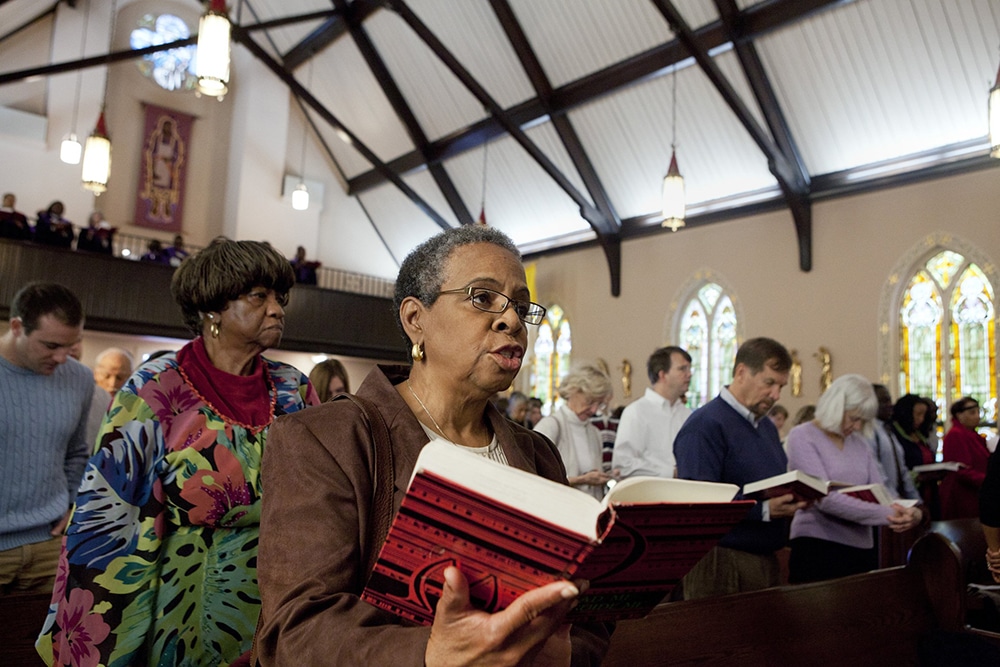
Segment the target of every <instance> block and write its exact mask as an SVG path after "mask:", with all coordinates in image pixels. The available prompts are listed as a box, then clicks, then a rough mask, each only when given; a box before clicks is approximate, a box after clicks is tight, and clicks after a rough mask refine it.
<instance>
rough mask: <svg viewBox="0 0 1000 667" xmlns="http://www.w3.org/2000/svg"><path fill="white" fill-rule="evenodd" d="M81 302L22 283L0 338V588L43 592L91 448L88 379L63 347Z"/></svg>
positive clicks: (53, 288) (77, 328) (73, 332)
mask: <svg viewBox="0 0 1000 667" xmlns="http://www.w3.org/2000/svg"><path fill="white" fill-rule="evenodd" d="M82 333H83V308H82V307H81V305H80V300H79V299H77V298H76V296H75V295H74V294H73V293H72V292H71V291H70V290H68V289H67V288H65V287H63V286H62V285H56V284H54V283H30V284H28V285H26V286H24V287H23V288H21V290H20V291H19V292H18V293H17V294H16V295H15V296H14V301H13V303H12V304H11V307H10V330H9V331H7V333H5V334H4V335H3V336H0V594H7V593H11V592H14V591H39V592H41V591H50V590H52V585H53V582H54V581H55V574H56V565H57V563H58V561H59V548H60V544H61V542H62V533H63V529H64V528H65V527H66V523H67V521H68V520H69V513H70V508H71V507H72V506H73V501H74V499H75V498H76V490H77V487H78V486H79V484H80V478H81V476H82V475H83V468H84V465H85V464H86V463H87V458H88V455H89V451H90V445H89V444H88V443H87V441H86V439H85V437H84V432H85V428H86V424H87V414H88V411H89V409H90V401H91V398H92V397H93V395H94V377H93V374H92V373H91V372H90V371H89V370H88V369H87V367H86V366H83V365H81V364H80V363H78V362H77V361H76V360H75V359H72V358H70V356H69V351H70V348H71V347H73V345H74V344H76V343H77V342H79V340H80V337H81V335H82Z"/></svg>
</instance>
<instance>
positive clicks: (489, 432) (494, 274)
mask: <svg viewBox="0 0 1000 667" xmlns="http://www.w3.org/2000/svg"><path fill="white" fill-rule="evenodd" d="M530 299H531V294H530V293H529V291H528V285H527V282H526V279H525V273H524V267H523V266H522V265H521V259H520V253H519V252H518V250H517V247H516V246H515V245H514V244H513V242H512V241H511V240H510V239H509V238H508V237H507V236H505V235H504V234H503V233H501V232H499V231H497V230H495V229H492V228H488V227H480V226H474V225H468V226H462V227H459V228H456V229H450V230H448V231H445V232H443V233H441V234H439V235H437V236H435V237H433V238H431V239H430V240H428V241H426V242H424V243H423V244H422V245H420V246H418V247H417V248H416V249H415V250H414V251H413V252H411V253H410V255H409V256H408V257H407V258H406V259H405V260H404V262H403V264H402V266H401V267H400V271H399V276H398V278H397V280H396V294H395V300H394V309H395V314H396V322H397V325H398V326H399V328H400V330H401V331H402V333H403V336H404V338H405V339H406V343H407V346H408V348H409V350H410V356H411V358H412V360H413V363H412V365H411V366H410V367H403V366H379V367H376V368H375V369H373V370H372V371H371V373H369V375H368V377H367V378H366V379H365V380H364V382H363V383H362V384H361V386H360V388H359V389H358V391H357V395H356V396H347V395H344V397H343V398H341V399H340V400H332V401H330V402H327V403H324V404H323V405H320V406H318V407H315V408H310V409H309V410H306V411H303V413H302V415H301V418H299V417H298V416H297V415H296V416H291V418H289V419H279V420H277V421H276V422H275V424H274V426H273V427H272V430H271V433H270V436H269V441H268V448H267V450H266V451H265V453H264V462H263V479H262V481H263V484H264V486H266V488H267V501H266V502H265V503H264V507H263V511H262V515H261V539H260V556H259V560H258V576H259V580H260V590H261V597H262V611H261V619H260V624H259V628H258V633H257V641H256V652H257V657H258V658H259V660H260V664H261V665H264V666H265V667H267V666H270V665H296V666H297V665H319V664H329V665H426V666H427V667H435V666H436V665H445V664H447V665H458V664H486V663H489V664H523V665H570V664H578V665H590V664H599V663H600V661H601V659H602V658H603V655H604V653H605V651H606V649H607V644H608V639H609V636H610V629H609V627H608V626H606V625H604V624H580V625H572V626H571V625H570V624H568V623H567V622H566V620H565V619H566V615H567V614H568V613H569V611H570V610H571V608H572V607H573V606H574V601H575V600H576V598H577V596H578V595H579V593H580V585H582V584H581V582H571V581H566V580H560V581H557V582H554V583H550V584H547V585H544V586H541V587H539V588H534V589H531V590H529V591H527V592H526V593H523V594H522V595H521V596H520V597H518V598H516V599H515V600H514V601H513V603H511V604H510V605H509V606H508V607H507V608H506V609H504V610H503V611H499V612H496V613H492V614H491V613H488V612H485V611H482V610H479V609H477V608H475V607H474V606H473V605H472V603H471V602H470V595H469V589H470V582H469V581H467V580H466V579H465V577H464V576H463V575H462V574H461V572H460V571H459V569H458V568H457V567H454V566H450V567H446V568H445V569H444V582H445V583H444V584H443V585H442V587H441V589H440V591H441V592H440V598H439V599H438V600H436V603H437V604H436V611H435V614H434V619H433V623H432V625H430V626H420V625H417V624H415V623H413V622H410V621H405V620H403V619H401V618H400V617H399V616H398V615H396V614H393V613H391V612H388V611H383V610H381V609H379V608H376V607H375V606H373V605H371V604H369V603H367V602H365V601H363V600H362V599H361V598H360V595H361V593H362V591H363V590H364V588H365V585H366V582H367V580H368V576H369V573H370V571H371V568H372V567H373V565H374V558H373V554H375V555H377V554H378V553H379V551H380V548H381V545H382V542H383V541H384V539H385V531H386V530H387V529H388V522H389V521H390V520H391V519H392V516H393V515H394V514H395V511H396V510H398V508H399V505H400V502H401V500H402V498H403V495H404V492H405V490H406V488H407V482H408V480H409V479H410V477H411V475H412V472H413V468H414V464H415V461H416V458H417V455H418V453H419V452H420V450H421V449H423V447H424V445H426V444H427V443H428V441H430V440H438V441H443V442H445V443H450V445H454V446H455V447H460V448H462V449H464V450H466V451H470V452H474V453H476V454H479V455H480V456H483V457H486V458H488V459H491V460H493V461H497V462H499V463H502V464H504V465H508V466H513V467H516V468H520V469H523V470H526V471H529V472H533V473H535V474H538V475H541V476H543V477H546V478H548V479H551V480H555V481H558V482H561V483H563V484H565V483H566V473H565V470H564V468H563V464H562V462H561V460H560V458H559V454H558V452H557V451H556V449H555V447H554V446H553V445H552V443H551V442H550V441H549V440H547V439H546V438H545V437H544V436H542V435H540V434H537V433H534V432H532V431H530V430H528V429H526V428H524V427H522V426H521V425H520V424H516V423H514V422H512V421H510V420H509V419H507V418H505V416H504V415H503V414H501V413H500V412H498V411H497V410H496V408H495V407H494V406H493V405H492V404H491V403H490V398H491V397H492V396H494V395H495V394H496V393H497V392H500V391H504V390H506V389H507V388H508V387H510V385H511V382H513V380H514V378H515V376H516V375H517V373H518V371H519V370H520V368H521V362H522V359H523V357H524V354H525V348H526V345H527V328H528V326H532V325H537V324H539V323H540V322H541V321H542V318H543V317H544V316H545V309H544V308H543V307H542V306H540V305H538V304H537V303H532V302H531V300H530ZM342 315H347V314H346V313H345V314H342ZM473 583H474V582H473Z"/></svg>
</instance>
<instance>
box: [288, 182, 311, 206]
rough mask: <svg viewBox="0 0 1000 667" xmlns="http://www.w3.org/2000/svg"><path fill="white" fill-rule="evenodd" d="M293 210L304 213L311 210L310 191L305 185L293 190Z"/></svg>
mask: <svg viewBox="0 0 1000 667" xmlns="http://www.w3.org/2000/svg"><path fill="white" fill-rule="evenodd" d="M292 208H294V209H295V210H296V211H304V210H306V209H307V208H309V190H308V189H307V188H306V184H305V183H299V184H298V185H296V186H295V189H294V190H292Z"/></svg>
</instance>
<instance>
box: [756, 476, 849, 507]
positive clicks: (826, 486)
mask: <svg viewBox="0 0 1000 667" xmlns="http://www.w3.org/2000/svg"><path fill="white" fill-rule="evenodd" d="M837 486H846V485H844V484H840V483H839V482H830V481H827V480H825V479H820V478H819V477H816V476H814V475H810V474H808V473H804V472H802V471H801V470H789V471H788V472H783V473H781V474H780V475H775V476H773V477H768V478H766V479H762V480H759V481H756V482H750V483H749V484H744V485H743V497H744V498H753V499H755V500H767V499H768V498H777V497H778V496H784V495H787V494H789V493H791V494H792V495H794V496H795V500H797V501H803V500H817V499H819V498H822V497H823V496H825V495H827V494H828V493H830V491H831V490H833V488H834V487H837Z"/></svg>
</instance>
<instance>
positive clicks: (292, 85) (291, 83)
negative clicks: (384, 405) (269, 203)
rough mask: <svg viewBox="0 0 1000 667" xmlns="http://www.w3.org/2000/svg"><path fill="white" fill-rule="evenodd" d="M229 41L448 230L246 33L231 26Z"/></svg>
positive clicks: (443, 225)
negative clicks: (340, 134) (279, 80)
mask: <svg viewBox="0 0 1000 667" xmlns="http://www.w3.org/2000/svg"><path fill="white" fill-rule="evenodd" d="M233 39H234V40H236V41H238V42H239V43H240V44H242V45H243V46H245V47H246V48H247V49H248V50H249V51H250V53H252V54H253V55H254V56H255V57H256V58H257V59H258V60H260V61H261V62H262V63H264V65H266V66H267V67H268V69H270V70H271V71H272V72H274V74H275V75H277V77H278V78H279V79H281V80H282V81H283V82H284V83H285V85H287V86H288V87H289V89H290V90H291V91H292V93H293V94H295V96H297V97H298V98H300V99H301V100H302V101H303V102H304V103H306V104H308V105H309V106H310V107H312V109H313V111H315V112H316V113H317V114H319V116H320V117H321V118H322V119H323V120H325V121H326V122H327V123H328V124H329V125H330V127H332V128H334V129H335V130H337V131H339V132H342V133H344V134H345V135H346V136H347V137H348V138H349V139H350V140H351V146H352V147H353V148H354V149H355V150H356V151H358V152H359V153H361V155H362V156H364V158H365V159H366V160H368V161H369V162H371V163H372V164H373V165H375V168H376V169H378V170H379V171H382V172H384V173H385V175H386V178H387V179H388V180H389V181H390V182H391V183H392V184H393V185H395V186H396V187H397V188H399V190H400V191H401V192H402V193H403V194H404V195H406V197H407V198H408V199H409V200H410V201H412V202H413V203H414V204H415V205H416V206H417V207H418V208H419V209H420V210H421V211H423V212H424V214H426V215H427V216H428V217H429V218H431V220H433V221H434V222H435V223H437V225H438V226H439V227H441V229H451V225H450V224H448V221H447V220H445V219H444V218H443V217H441V214H439V213H438V212H437V211H435V210H434V208H433V207H432V206H431V205H430V204H428V203H427V202H426V201H424V199H423V198H422V197H421V196H420V195H419V194H417V193H416V192H415V191H414V190H413V188H411V187H410V186H408V185H407V184H406V183H405V182H404V181H403V179H402V178H401V177H400V176H399V175H398V174H396V173H394V172H392V171H391V170H390V169H389V168H388V167H387V166H386V164H385V163H384V162H382V160H380V159H379V157H378V156H377V155H376V154H375V153H374V152H373V151H372V150H371V149H370V148H368V146H366V145H365V144H364V143H363V142H362V141H361V140H359V139H358V138H357V137H356V136H355V135H354V134H353V133H352V132H351V131H350V130H349V129H348V128H347V127H346V126H345V125H344V124H343V123H342V122H340V120H339V119H338V118H337V117H336V116H334V115H333V113H332V112H331V111H330V110H329V109H327V108H326V106H324V105H323V103H322V102H320V101H319V100H318V99H316V97H315V96H314V95H313V94H312V93H311V92H310V91H308V90H306V88H305V87H304V86H303V85H302V84H300V83H299V82H298V81H297V80H296V79H295V77H294V76H292V74H291V72H289V71H288V70H287V69H286V68H285V67H284V65H282V64H281V63H279V62H278V61H277V60H275V59H274V58H272V57H271V55H270V54H269V53H268V52H267V51H265V50H264V49H263V48H262V47H261V46H260V45H259V44H257V42H255V41H254V40H253V37H252V36H251V35H250V33H249V32H246V31H245V30H243V29H242V28H240V27H239V26H233Z"/></svg>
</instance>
